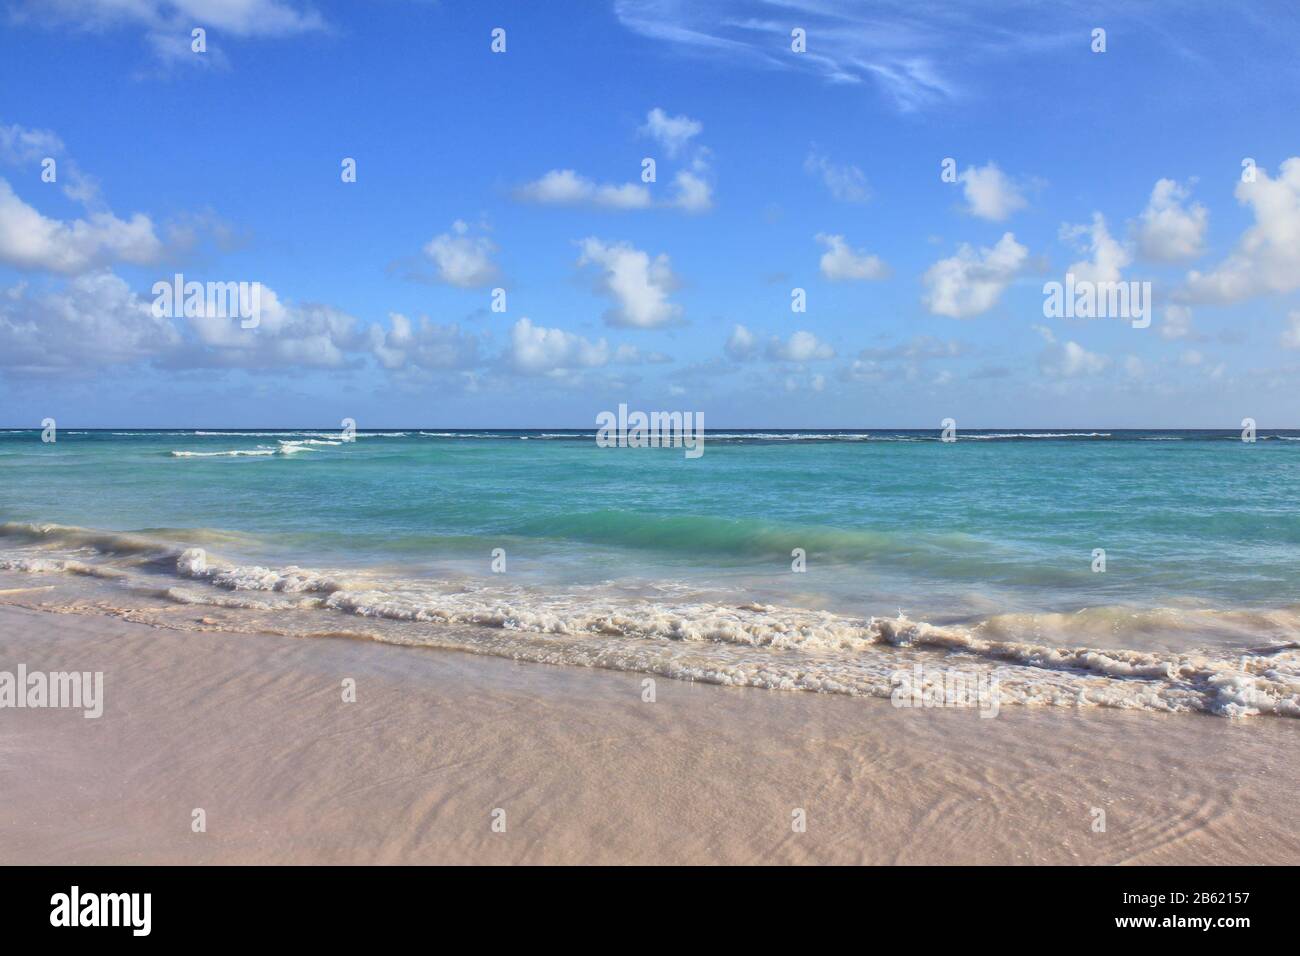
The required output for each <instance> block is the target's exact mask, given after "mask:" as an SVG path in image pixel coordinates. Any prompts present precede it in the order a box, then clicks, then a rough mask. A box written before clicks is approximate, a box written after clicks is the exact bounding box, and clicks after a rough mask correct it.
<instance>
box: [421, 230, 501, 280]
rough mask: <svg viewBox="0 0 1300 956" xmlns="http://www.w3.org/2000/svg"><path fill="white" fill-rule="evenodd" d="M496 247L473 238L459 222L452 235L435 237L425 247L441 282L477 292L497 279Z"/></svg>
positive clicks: (482, 237) (446, 234)
mask: <svg viewBox="0 0 1300 956" xmlns="http://www.w3.org/2000/svg"><path fill="white" fill-rule="evenodd" d="M495 251H496V246H495V245H494V244H493V242H492V240H490V239H488V238H487V237H486V236H471V235H470V234H469V226H467V225H466V224H465V223H464V222H462V221H461V220H459V219H457V220H456V221H455V222H454V223H452V226H451V232H444V233H442V234H441V235H437V236H434V237H433V238H432V239H430V240H429V241H428V243H426V244H425V247H424V254H425V255H426V256H428V257H429V259H430V261H432V262H433V264H434V265H435V266H436V267H437V270H438V281H440V282H445V283H447V284H448V285H454V286H458V287H459V288H462V289H477V288H482V287H483V286H485V285H487V284H489V283H490V282H492V281H493V280H494V279H496V277H497V267H496V265H495V264H494V263H493V262H492V254H493V253H494V252H495Z"/></svg>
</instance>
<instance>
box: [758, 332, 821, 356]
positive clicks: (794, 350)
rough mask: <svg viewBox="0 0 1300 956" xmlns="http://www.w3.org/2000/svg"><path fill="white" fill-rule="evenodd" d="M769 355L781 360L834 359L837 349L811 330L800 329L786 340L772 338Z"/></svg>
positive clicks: (768, 350) (769, 344)
mask: <svg viewBox="0 0 1300 956" xmlns="http://www.w3.org/2000/svg"><path fill="white" fill-rule="evenodd" d="M767 357H768V358H770V359H774V360H776V361H779V362H810V361H813V360H815V359H832V358H834V357H835V350H834V349H833V348H831V347H830V346H829V345H827V344H826V343H825V342H823V341H821V340H820V339H818V338H817V336H815V335H813V334H812V333H811V332H805V331H803V330H800V331H798V332H795V333H794V334H793V335H791V336H790V338H788V339H787V340H786V341H784V342H782V341H781V340H780V339H776V338H774V339H772V341H771V342H769V343H768V346H767Z"/></svg>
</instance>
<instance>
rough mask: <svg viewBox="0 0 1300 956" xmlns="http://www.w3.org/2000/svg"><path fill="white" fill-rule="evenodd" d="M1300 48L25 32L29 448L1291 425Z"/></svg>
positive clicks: (727, 36) (201, 16) (1072, 19)
mask: <svg viewBox="0 0 1300 956" xmlns="http://www.w3.org/2000/svg"><path fill="white" fill-rule="evenodd" d="M196 29H201V30H202V31H203V33H202V34H201V39H202V42H201V43H200V42H199V41H197V40H196V39H195V35H194V31H195V30H196ZM1099 30H1100V31H1104V34H1099V33H1098V32H1097V31H1099ZM494 31H503V32H500V33H496V32H494ZM494 37H495V40H494ZM494 44H495V46H496V47H497V49H496V50H494V49H493V47H494ZM196 47H201V49H196ZM502 47H503V49H502ZM1101 47H1104V49H1103V48H1101ZM1297 48H1300V11H1298V10H1297V9H1296V8H1295V7H1294V5H1293V4H1290V3H1286V2H1281V0H1278V2H1272V3H1270V2H1264V3H1258V4H1253V5H1236V4H1234V5H1224V4H1217V3H1199V2H1195V0H1193V2H1124V3H1115V4H1111V3H1091V4H1072V3H1057V4H1041V3H1037V2H1028V0H1024V2H1021V0H986V2H979V3H975V2H952V3H944V4H937V3H936V4H926V3H917V2H892V0H886V2H869V3H867V2H864V3H852V2H839V3H831V2H829V0H784V2H783V0H717V2H701V0H696V2H687V0H680V2H678V0H582V2H567V0H561V2H550V0H548V2H546V3H537V2H492V0H474V2H468V0H464V2H451V0H441V2H413V0H366V2H361V0H357V2H349V3H332V2H331V3H326V2H314V3H308V2H303V0H42V2H39V3H37V2H27V0H0V426H4V427H38V426H39V425H40V423H41V421H42V420H43V419H45V418H54V419H55V420H56V421H57V422H58V424H59V425H60V427H170V426H181V427H184V426H189V427H211V426H246V427H273V426H286V425H291V426H300V427H309V426H310V427H338V425H339V423H340V422H341V421H342V420H343V419H344V418H352V419H354V420H355V421H356V422H357V423H358V426H359V427H361V428H363V429H364V428H382V427H388V428H402V427H523V428H527V427H535V428H546V427H592V426H593V425H594V422H595V419H596V416H597V414H599V413H600V412H601V411H604V410H612V409H616V408H617V407H618V405H619V404H621V403H625V404H627V405H628V406H629V407H631V408H633V409H642V410H646V411H653V410H663V411H673V410H679V411H693V412H701V413H703V414H704V416H705V422H706V425H707V426H708V427H711V428H724V427H774V428H775V427H784V428H800V427H807V428H813V427H823V428H868V429H869V428H873V427H875V428H885V427H899V428H904V427H919V428H928V427H934V428H938V427H940V422H941V421H942V420H943V419H944V418H949V417H951V418H953V419H955V420H956V422H957V424H958V427H959V428H960V427H969V428H979V427H1003V426H1019V427H1038V428H1044V427H1046V428H1051V427H1071V428H1080V427H1113V428H1120V427H1138V428H1140V427H1163V428H1173V427H1219V428H1238V427H1240V423H1241V420H1242V419H1243V418H1245V417H1252V418H1254V419H1256V420H1257V422H1258V423H1259V427H1261V428H1282V427H1298V426H1300V392H1298V391H1297V389H1296V387H1295V386H1296V383H1297V381H1300V379H1298V378H1297V376H1298V374H1300V123H1298V122H1297V114H1296V104H1297V102H1300V95H1298V94H1300V58H1297V57H1296V55H1295V51H1296V49H1297ZM647 160H650V161H653V163H652V165H651V164H649V163H647V162H646V161H647ZM352 164H354V165H352ZM353 168H354V169H355V176H352V175H351V174H350V172H351V170H352V169H353ZM945 170H946V171H947V172H948V175H945ZM1067 274H1070V275H1072V276H1074V277H1075V278H1076V279H1077V280H1081V281H1091V282H1097V283H1106V282H1122V283H1137V284H1139V286H1135V287H1133V288H1138V287H1140V284H1142V283H1149V284H1150V285H1149V286H1148V287H1146V288H1148V289H1149V294H1150V311H1149V315H1148V319H1149V324H1148V325H1146V327H1141V326H1142V325H1143V324H1144V323H1143V322H1142V321H1140V320H1131V318H1130V317H1128V316H1118V317H1117V316H1114V315H1109V316H1106V315H1103V316H1100V317H1095V318H1083V317H1072V318H1066V317H1056V316H1053V315H1049V314H1048V312H1047V311H1045V308H1044V304H1045V301H1046V299H1047V296H1046V294H1045V287H1046V286H1047V285H1048V284H1050V283H1052V282H1061V283H1064V282H1065V281H1066V275H1067ZM176 275H181V276H182V277H183V281H185V282H198V283H227V282H243V283H249V284H250V285H249V287H248V288H252V285H251V284H253V283H256V284H257V289H258V295H259V299H258V303H259V309H258V315H257V322H256V325H255V327H250V328H245V327H244V325H245V324H246V323H245V322H243V321H241V319H240V317H238V316H221V315H213V314H198V315H189V316H187V315H185V314H183V310H180V311H174V310H168V309H167V308H166V307H165V306H164V305H162V304H160V300H159V296H158V293H157V287H156V285H155V284H156V283H160V282H163V283H171V282H172V281H173V278H174V277H175V276H176ZM800 304H802V306H803V308H802V310H797V309H796V307H797V306H799V305H800Z"/></svg>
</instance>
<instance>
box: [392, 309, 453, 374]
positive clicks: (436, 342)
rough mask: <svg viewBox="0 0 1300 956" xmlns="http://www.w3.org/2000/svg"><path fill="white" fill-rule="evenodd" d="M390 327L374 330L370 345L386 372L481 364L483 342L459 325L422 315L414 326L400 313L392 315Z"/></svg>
mask: <svg viewBox="0 0 1300 956" xmlns="http://www.w3.org/2000/svg"><path fill="white" fill-rule="evenodd" d="M388 322H389V327H388V328H387V329H385V328H384V327H383V326H381V325H378V324H375V325H372V326H371V327H370V334H369V342H370V347H371V350H372V351H373V352H374V355H375V358H376V359H377V360H378V362H379V364H380V365H382V366H383V367H384V368H386V369H393V370H397V369H403V368H408V367H415V368H420V369H463V368H469V367H471V366H474V365H476V364H478V362H479V341H478V337H477V336H476V335H474V334H473V333H472V332H469V331H466V330H463V329H461V327H460V326H459V325H456V324H455V323H452V324H450V325H440V324H438V323H437V322H434V321H432V320H431V319H429V317H428V316H421V317H420V319H419V321H418V322H416V323H413V322H412V321H411V320H410V319H408V318H407V317H406V316H405V315H402V314H401V313H400V312H393V313H390V314H389V316H388Z"/></svg>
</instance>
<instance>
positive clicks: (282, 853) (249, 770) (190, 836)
mask: <svg viewBox="0 0 1300 956" xmlns="http://www.w3.org/2000/svg"><path fill="white" fill-rule="evenodd" d="M195 610H196V611H198V610H199V609H195ZM0 653H2V654H3V658H2V659H0V669H12V668H13V667H14V666H16V665H17V664H18V663H19V662H22V663H24V664H25V665H26V666H27V667H28V669H29V670H42V669H43V670H69V669H77V670H90V671H103V672H104V685H105V691H104V697H105V702H104V714H103V716H102V717H101V718H99V719H97V720H87V719H84V718H83V717H82V715H81V713H80V712H79V711H59V710H8V709H5V710H0V778H2V779H3V786H4V788H5V791H6V794H7V800H6V811H7V812H6V814H5V815H4V818H3V823H0V859H3V860H5V861H6V862H10V863H47V864H55V863H64V864H104V863H203V864H213V863H216V864H221V863H272V862H276V863H456V864H463V863H562V864H567V863H654V864H666V863H920V864H937V863H958V864H972V863H1053V864H1063V863H1097V864H1113V863H1155V864H1176V863H1193V862H1194V863H1222V864H1229V863H1246V864H1250V863H1266V864H1295V863H1297V862H1300V836H1297V835H1296V834H1295V833H1294V832H1292V831H1291V830H1290V829H1289V828H1288V826H1287V824H1286V821H1285V820H1282V819H1280V818H1279V814H1277V813H1276V794H1277V793H1279V792H1281V793H1285V792H1289V791H1291V790H1294V789H1296V787H1297V786H1300V757H1297V748H1296V747H1295V741H1296V736H1295V733H1296V732H1295V729H1294V726H1293V725H1292V722H1291V721H1287V720H1259V719H1247V720H1242V721H1237V720H1224V719H1222V718H1216V717H1210V716H1203V715H1158V714H1151V713H1132V712H1126V711H1115V710H1104V709H1084V710H1078V711H1075V710H1063V709H1057V708H1004V709H1003V710H1002V711H1001V712H1000V714H999V716H998V717H997V718H995V719H981V718H980V717H979V716H978V714H977V713H976V712H973V711H971V710H961V709H959V710H943V709H939V710H905V709H897V708H894V707H892V706H890V704H889V702H888V701H884V700H874V699H864V698H846V697H838V696H836V695H824V694H808V693H800V692H789V693H786V692H781V691H769V690H762V689H753V688H733V687H719V686H715V685H709V684H700V683H689V682H683V681H674V680H667V679H659V680H657V681H656V682H655V685H654V687H655V700H654V702H653V703H649V702H646V701H644V700H643V699H642V695H643V686H644V685H643V680H644V679H645V678H646V675H643V674H634V673H619V672H614V671H606V670H596V669H585V668H575V667H561V666H551V665H544V664H533V663H518V662H515V661H511V660H508V659H503V658H494V657H487V656H480V655H473V654H467V653H462V652H457V651H449V650H435V649H430V648H419V647H400V646H393V645H381V644H377V643H370V642H361V641H356V640H349V639H330V638H320V637H315V638H295V637H281V636H273V635H249V634H232V633H222V632H204V631H191V632H181V631H171V630H165V629H161V628H157V627H151V626H149V625H145V624H138V623H132V622H127V621H123V620H119V619H114V618H108V617H101V616H92V615H84V614H76V613H51V612H49V611H40V610H33V609H25V608H17V607H12V606H5V607H0ZM345 678H351V679H353V680H355V681H356V702H355V703H344V702H343V700H342V690H341V688H342V681H343V680H344V679H345ZM196 808H202V809H203V810H204V811H205V814H206V823H207V830H206V832H204V833H193V832H191V820H192V813H193V810H194V809H196ZM498 809H502V810H505V818H506V832H504V833H498V832H493V829H492V822H493V811H495V810H498ZM796 810H803V811H804V814H805V818H806V821H807V826H806V831H804V832H795V831H794V830H793V828H792V819H793V814H794V812H795V811H796ZM1098 810H1100V811H1103V812H1104V814H1105V823H1106V830H1105V832H1097V831H1096V830H1094V826H1095V821H1096V820H1097V818H1098V815H1097V811H1098Z"/></svg>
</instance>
